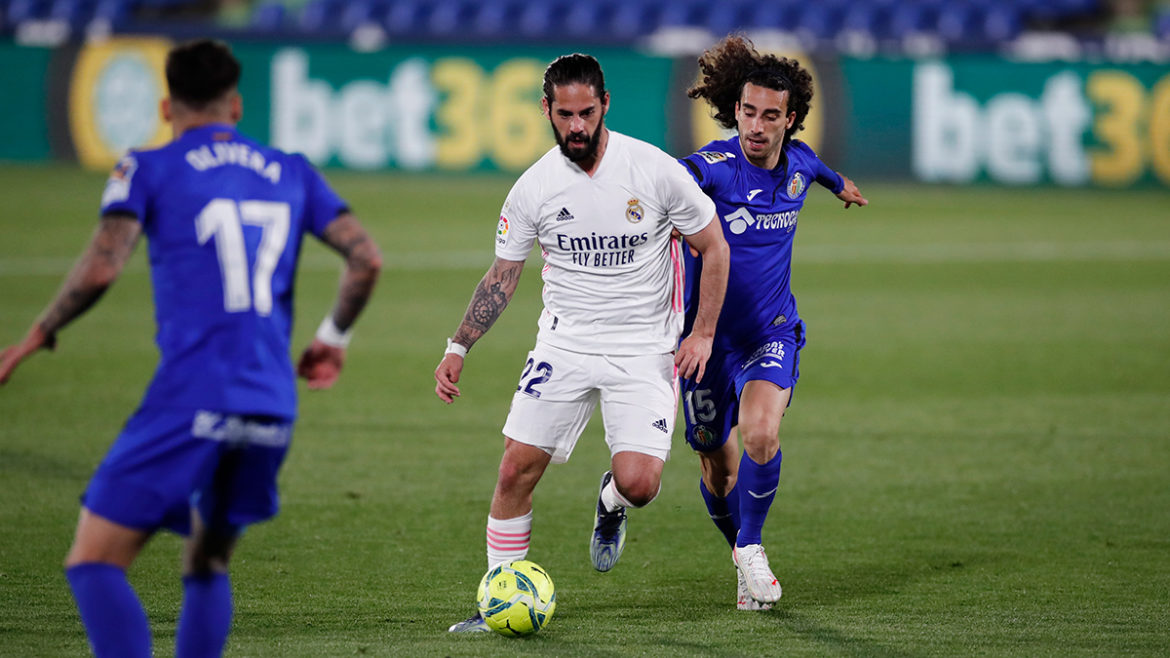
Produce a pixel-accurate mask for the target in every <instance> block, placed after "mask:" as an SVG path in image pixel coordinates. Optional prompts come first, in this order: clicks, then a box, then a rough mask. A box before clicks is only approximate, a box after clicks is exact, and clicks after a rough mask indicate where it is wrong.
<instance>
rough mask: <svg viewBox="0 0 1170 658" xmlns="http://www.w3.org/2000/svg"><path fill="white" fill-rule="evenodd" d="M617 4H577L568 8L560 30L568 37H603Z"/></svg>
mask: <svg viewBox="0 0 1170 658" xmlns="http://www.w3.org/2000/svg"><path fill="white" fill-rule="evenodd" d="M617 5H618V3H617V2H605V1H603V2H578V3H575V4H573V5H572V6H570V7H569V9H568V11H566V12H565V15H564V17H563V19H562V29H563V30H564V33H565V34H566V35H567V36H570V37H596V36H598V35H604V34H605V31H606V30H607V29H608V26H609V24H610V21H611V20H612V19H613V14H614V12H615V11H616V10H617Z"/></svg>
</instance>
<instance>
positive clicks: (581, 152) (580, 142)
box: [549, 119, 605, 162]
mask: <svg viewBox="0 0 1170 658" xmlns="http://www.w3.org/2000/svg"><path fill="white" fill-rule="evenodd" d="M549 125H552V120H549ZM604 127H605V120H604V119H602V120H601V121H599V122H597V130H594V131H593V134H592V135H590V134H589V133H587V132H584V131H581V132H575V133H569V134H568V135H564V136H562V135H561V133H560V132H559V131H558V130H557V127H556V126H555V125H553V126H552V129H553V137H555V138H556V140H557V146H559V147H560V148H561V153H562V154H564V156H565V157H566V158H568V159H569V160H570V161H571V162H581V161H583V160H589V159H590V158H592V157H593V156H594V155H596V154H597V145H598V144H599V143H600V142H601V129H602V128H604Z"/></svg>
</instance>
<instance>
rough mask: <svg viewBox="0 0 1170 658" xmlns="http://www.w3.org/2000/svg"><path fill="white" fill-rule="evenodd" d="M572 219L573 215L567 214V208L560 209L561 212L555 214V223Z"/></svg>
mask: <svg viewBox="0 0 1170 658" xmlns="http://www.w3.org/2000/svg"><path fill="white" fill-rule="evenodd" d="M572 218H573V213H571V212H569V209H568V208H561V211H560V212H559V213H557V221H558V222H567V221H569V220H570V219H572Z"/></svg>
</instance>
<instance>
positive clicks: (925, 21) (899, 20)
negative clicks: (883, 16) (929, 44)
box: [887, 4, 937, 39]
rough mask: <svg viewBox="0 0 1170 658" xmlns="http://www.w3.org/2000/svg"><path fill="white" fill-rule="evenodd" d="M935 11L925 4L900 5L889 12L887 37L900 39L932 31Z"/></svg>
mask: <svg viewBox="0 0 1170 658" xmlns="http://www.w3.org/2000/svg"><path fill="white" fill-rule="evenodd" d="M936 13H937V10H936V9H935V7H933V6H930V5H927V4H900V5H897V6H895V7H894V8H893V10H892V11H891V12H890V22H889V26H888V28H889V29H888V31H887V33H888V35H889V36H891V37H893V38H895V39H902V38H905V37H908V36H910V35H913V34H922V33H924V32H926V33H929V32H932V31H933V30H934V26H935V18H936Z"/></svg>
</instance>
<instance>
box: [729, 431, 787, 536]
mask: <svg viewBox="0 0 1170 658" xmlns="http://www.w3.org/2000/svg"><path fill="white" fill-rule="evenodd" d="M780 459H781V455H780V451H779V450H777V451H776V456H775V457H773V458H772V460H771V461H769V462H768V463H767V464H757V463H756V462H755V461H753V460H752V458H751V457H748V454H747V452H746V451H745V452H744V453H743V455H742V456H741V457H740V458H739V481H738V482H737V484H736V486H737V487H738V488H739V489H740V496H739V519H740V522H739V537H738V538H737V539H736V540H735V544H736V546H747V545H748V544H759V543H761V539H760V535H761V534H762V533H763V531H764V520H765V519H767V518H768V509H769V508H770V507H772V499H773V498H775V497H776V489H777V488H778V487H779V486H780Z"/></svg>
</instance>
